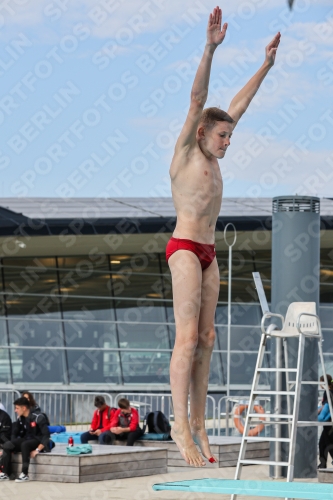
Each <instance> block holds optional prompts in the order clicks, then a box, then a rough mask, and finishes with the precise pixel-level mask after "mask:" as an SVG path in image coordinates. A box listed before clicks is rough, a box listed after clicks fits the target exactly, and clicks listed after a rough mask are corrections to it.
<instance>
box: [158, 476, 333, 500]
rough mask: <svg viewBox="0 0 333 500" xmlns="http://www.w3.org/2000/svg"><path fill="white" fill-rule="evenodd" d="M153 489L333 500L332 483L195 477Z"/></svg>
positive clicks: (161, 484) (163, 484)
mask: <svg viewBox="0 0 333 500" xmlns="http://www.w3.org/2000/svg"><path fill="white" fill-rule="evenodd" d="M153 490H155V491H163V490H169V491H183V492H187V493H189V492H195V493H217V494H229V495H231V494H236V495H251V496H258V497H276V498H303V499H306V500H333V488H332V485H331V484H318V483H294V482H293V483H286V482H277V481H244V480H235V479H194V480H192V481H176V482H173V483H160V484H154V485H153Z"/></svg>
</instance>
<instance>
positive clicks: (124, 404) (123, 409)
mask: <svg viewBox="0 0 333 500" xmlns="http://www.w3.org/2000/svg"><path fill="white" fill-rule="evenodd" d="M118 406H119V410H117V411H116V412H115V414H114V416H113V418H112V420H111V429H110V432H109V433H108V435H109V438H110V441H111V444H114V442H115V440H116V439H119V440H120V441H127V443H126V444H127V446H133V444H134V442H135V441H137V440H138V439H139V437H140V436H142V434H143V431H142V429H141V428H140V427H139V413H138V410H136V409H135V408H132V407H131V405H130V402H129V401H128V399H126V398H122V399H119V401H118ZM105 439H107V435H106V436H105Z"/></svg>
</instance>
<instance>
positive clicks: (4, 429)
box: [0, 409, 12, 448]
mask: <svg viewBox="0 0 333 500" xmlns="http://www.w3.org/2000/svg"><path fill="white" fill-rule="evenodd" d="M11 434H12V419H11V418H10V416H9V415H8V413H7V412H5V411H4V410H1V409H0V448H2V447H3V445H4V444H5V443H6V442H7V441H10V438H11Z"/></svg>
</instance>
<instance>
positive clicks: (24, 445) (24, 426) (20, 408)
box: [0, 397, 50, 483]
mask: <svg viewBox="0 0 333 500" xmlns="http://www.w3.org/2000/svg"><path fill="white" fill-rule="evenodd" d="M14 405H15V413H16V414H17V417H18V419H17V425H16V426H15V427H14V426H13V434H12V437H11V439H10V441H7V442H6V443H5V444H4V445H3V456H2V463H3V472H2V473H0V480H1V481H5V480H8V479H9V475H10V469H11V459H12V452H13V451H14V452H18V451H20V452H22V472H21V474H20V476H19V477H18V479H16V482H18V483H21V482H24V481H28V479H29V476H28V472H29V464H30V458H35V457H36V456H37V455H38V453H40V452H42V451H46V452H49V451H50V432H49V428H48V426H47V423H46V418H45V416H44V415H43V414H41V413H40V414H36V413H30V405H29V401H28V400H27V399H26V398H22V397H21V398H19V399H17V400H16V401H14Z"/></svg>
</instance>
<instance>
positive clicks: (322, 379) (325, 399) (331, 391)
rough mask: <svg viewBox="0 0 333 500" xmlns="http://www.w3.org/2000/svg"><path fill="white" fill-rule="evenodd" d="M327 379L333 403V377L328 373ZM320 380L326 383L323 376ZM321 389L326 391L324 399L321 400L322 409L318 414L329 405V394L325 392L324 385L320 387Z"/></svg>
mask: <svg viewBox="0 0 333 500" xmlns="http://www.w3.org/2000/svg"><path fill="white" fill-rule="evenodd" d="M326 379H327V385H328V389H329V391H330V394H331V399H332V401H333V381H332V375H329V374H328V373H326ZM319 380H320V382H324V376H323V375H322V376H321V377H320V379H319ZM320 388H321V389H323V390H324V394H323V399H322V400H321V407H319V408H318V413H320V412H321V410H322V409H323V407H324V406H325V404H326V403H327V394H326V391H325V386H324V385H320Z"/></svg>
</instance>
